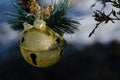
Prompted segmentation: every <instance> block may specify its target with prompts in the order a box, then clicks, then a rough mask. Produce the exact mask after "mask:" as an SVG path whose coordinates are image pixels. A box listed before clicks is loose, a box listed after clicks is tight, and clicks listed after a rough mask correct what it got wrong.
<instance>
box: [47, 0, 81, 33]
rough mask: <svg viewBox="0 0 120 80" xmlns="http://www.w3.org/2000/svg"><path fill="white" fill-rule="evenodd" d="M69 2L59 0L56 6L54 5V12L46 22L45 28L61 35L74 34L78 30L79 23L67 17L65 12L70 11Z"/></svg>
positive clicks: (68, 0)
mask: <svg viewBox="0 0 120 80" xmlns="http://www.w3.org/2000/svg"><path fill="white" fill-rule="evenodd" d="M69 4H70V0H59V2H58V4H56V3H54V10H53V13H52V15H51V16H50V18H49V19H47V20H46V23H47V26H49V27H50V28H51V29H53V30H54V31H56V32H58V33H59V34H61V33H68V34H71V33H74V31H75V30H78V25H79V22H78V21H75V20H73V19H71V18H70V17H67V16H66V15H67V11H68V10H69V9H71V7H70V6H69Z"/></svg>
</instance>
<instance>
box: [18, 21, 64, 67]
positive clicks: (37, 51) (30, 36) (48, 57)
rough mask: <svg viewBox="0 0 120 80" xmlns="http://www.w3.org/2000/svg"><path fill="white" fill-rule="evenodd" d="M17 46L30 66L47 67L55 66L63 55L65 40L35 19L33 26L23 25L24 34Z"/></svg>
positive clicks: (42, 22)
mask: <svg viewBox="0 0 120 80" xmlns="http://www.w3.org/2000/svg"><path fill="white" fill-rule="evenodd" d="M19 46H20V49H21V53H22V56H23V57H24V59H25V60H26V61H27V62H28V63H29V64H31V65H33V66H36V67H41V68H42V67H43V68H44V67H49V66H52V65H53V64H55V63H56V62H57V61H58V60H59V59H60V57H61V55H62V54H63V50H64V46H65V40H64V38H63V36H60V35H59V34H57V33H56V32H54V31H53V30H51V29H50V28H49V27H47V26H46V23H45V22H44V21H43V20H39V19H36V21H34V24H33V25H30V24H28V23H24V32H23V35H22V36H21V39H20V42H19Z"/></svg>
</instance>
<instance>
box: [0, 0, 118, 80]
mask: <svg viewBox="0 0 120 80" xmlns="http://www.w3.org/2000/svg"><path fill="white" fill-rule="evenodd" d="M9 1H10V0H1V1H0V12H1V13H0V80H120V42H119V41H120V39H119V34H120V32H119V31H120V30H119V25H120V24H119V23H118V22H117V23H116V24H112V23H109V24H107V25H104V24H103V25H102V26H101V28H99V29H98V30H97V31H96V33H95V34H94V35H93V36H92V37H91V38H88V35H89V33H90V31H91V30H92V29H93V28H94V26H95V22H94V20H93V18H92V17H91V15H92V11H93V10H91V9H90V5H92V3H94V0H90V1H89V0H84V1H83V0H80V4H78V5H76V10H77V11H79V13H76V12H75V13H74V12H71V13H72V15H71V16H72V17H75V18H76V15H77V19H78V20H80V22H81V25H80V30H79V31H78V32H76V33H75V34H73V35H65V39H66V41H67V45H66V47H65V51H64V54H63V56H62V58H61V59H60V61H59V62H58V63H57V64H55V65H54V66H52V67H49V68H36V67H33V66H31V65H29V64H28V63H26V62H25V61H24V59H23V58H22V56H21V54H20V50H19V46H18V40H19V36H20V35H21V32H18V31H13V30H12V29H10V27H9V25H8V24H7V23H6V22H5V21H6V17H5V16H4V14H5V12H6V11H7V10H8V9H10V8H8V7H9V6H10V3H9ZM86 2H87V3H86ZM47 3H49V2H47ZM99 6H101V5H100V4H98V6H96V7H95V9H99ZM83 7H84V9H83ZM105 10H106V11H107V10H108V7H107V8H105ZM78 15H79V18H78ZM103 26H104V27H103Z"/></svg>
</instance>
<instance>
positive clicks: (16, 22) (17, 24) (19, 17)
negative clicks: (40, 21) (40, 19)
mask: <svg viewBox="0 0 120 80" xmlns="http://www.w3.org/2000/svg"><path fill="white" fill-rule="evenodd" d="M11 2H12V1H11ZM12 5H13V7H12V11H9V12H8V13H7V14H6V15H7V16H8V17H10V19H8V23H9V24H11V28H12V29H14V30H23V29H24V27H23V23H24V22H28V23H30V24H33V22H34V20H35V18H34V16H33V15H31V14H30V13H29V9H27V8H26V7H25V6H23V5H20V4H19V3H18V2H17V1H15V0H14V1H13V2H12Z"/></svg>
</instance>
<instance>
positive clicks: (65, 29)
mask: <svg viewBox="0 0 120 80" xmlns="http://www.w3.org/2000/svg"><path fill="white" fill-rule="evenodd" d="M15 3H16V4H13V5H14V9H13V11H9V12H8V14H7V15H9V16H12V19H9V21H8V23H9V24H12V26H11V27H12V28H13V29H14V30H23V29H24V27H23V23H24V22H28V23H30V24H33V22H34V20H35V17H34V16H33V15H30V13H29V9H27V8H26V7H25V6H23V5H20V4H18V3H17V2H15ZM69 4H70V0H59V2H58V3H55V2H54V3H53V6H54V10H53V12H52V15H51V16H50V18H49V19H46V20H45V21H46V24H47V26H48V27H50V28H51V29H52V30H54V31H55V32H57V33H59V34H63V33H68V34H72V33H74V32H75V30H78V25H79V22H78V21H75V20H73V19H71V18H70V17H68V16H67V11H68V10H70V9H71V7H70V5H69Z"/></svg>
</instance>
